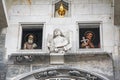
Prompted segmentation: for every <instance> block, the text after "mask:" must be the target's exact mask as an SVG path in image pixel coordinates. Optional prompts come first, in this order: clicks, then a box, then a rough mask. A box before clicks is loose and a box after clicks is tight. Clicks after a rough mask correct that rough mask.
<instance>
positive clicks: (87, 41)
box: [81, 31, 95, 48]
mask: <svg viewBox="0 0 120 80" xmlns="http://www.w3.org/2000/svg"><path fill="white" fill-rule="evenodd" d="M93 37H94V33H93V32H92V31H86V32H85V34H84V37H82V40H81V42H82V44H81V47H82V48H95V46H94V44H93V42H92V40H93Z"/></svg>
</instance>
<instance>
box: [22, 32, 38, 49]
mask: <svg viewBox="0 0 120 80" xmlns="http://www.w3.org/2000/svg"><path fill="white" fill-rule="evenodd" d="M36 47H37V44H36V43H34V36H33V35H32V34H30V35H29V36H28V41H27V42H25V43H24V49H35V48H36Z"/></svg>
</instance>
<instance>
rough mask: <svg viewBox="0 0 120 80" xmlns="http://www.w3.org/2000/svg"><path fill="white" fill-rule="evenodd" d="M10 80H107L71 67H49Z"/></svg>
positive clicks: (101, 76)
mask: <svg viewBox="0 0 120 80" xmlns="http://www.w3.org/2000/svg"><path fill="white" fill-rule="evenodd" d="M12 80H109V79H108V78H107V77H105V76H103V75H100V74H97V73H92V72H89V71H85V70H81V69H77V68H71V67H50V68H43V69H39V70H36V71H33V72H29V73H26V74H22V75H19V76H17V77H15V78H13V79H12Z"/></svg>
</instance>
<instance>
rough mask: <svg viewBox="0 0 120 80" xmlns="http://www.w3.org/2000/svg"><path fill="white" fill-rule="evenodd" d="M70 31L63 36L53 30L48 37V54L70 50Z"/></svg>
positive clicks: (56, 30)
mask: <svg viewBox="0 0 120 80" xmlns="http://www.w3.org/2000/svg"><path fill="white" fill-rule="evenodd" d="M70 36H71V34H70V31H69V32H66V34H63V33H62V31H61V30H60V29H55V30H54V31H53V35H48V44H47V46H48V49H49V51H50V53H65V52H67V51H68V50H69V49H71V47H72V44H71V37H70Z"/></svg>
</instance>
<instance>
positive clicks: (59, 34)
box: [53, 29, 63, 37]
mask: <svg viewBox="0 0 120 80" xmlns="http://www.w3.org/2000/svg"><path fill="white" fill-rule="evenodd" d="M53 35H54V37H56V36H63V35H62V32H61V30H60V29H55V30H54V32H53Z"/></svg>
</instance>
